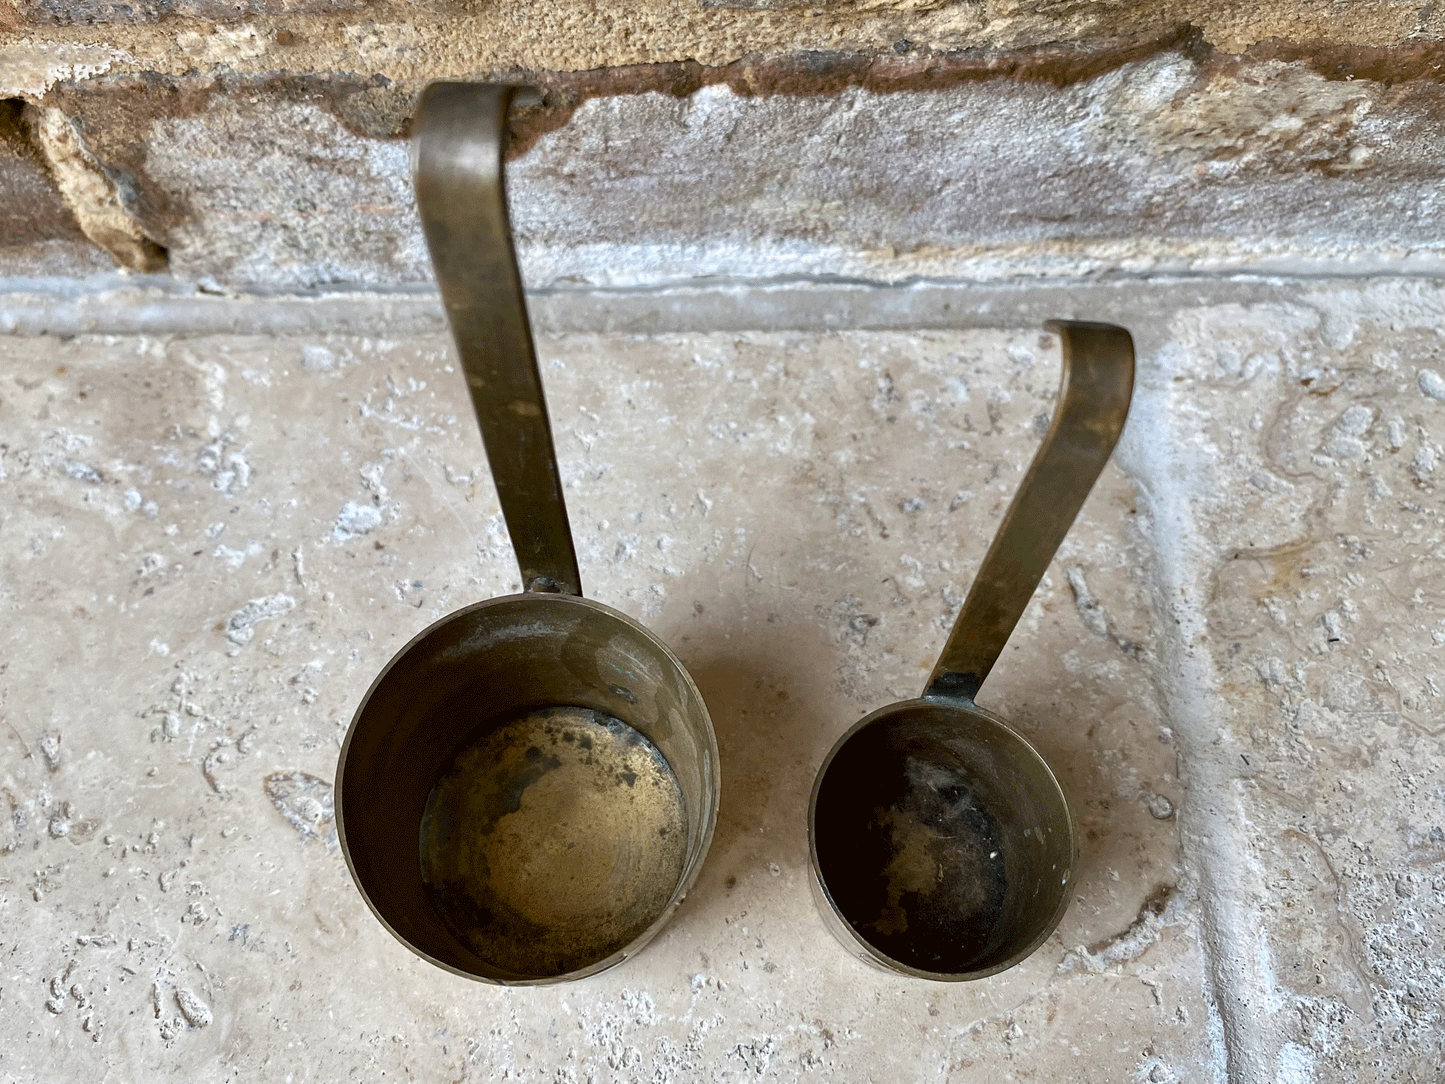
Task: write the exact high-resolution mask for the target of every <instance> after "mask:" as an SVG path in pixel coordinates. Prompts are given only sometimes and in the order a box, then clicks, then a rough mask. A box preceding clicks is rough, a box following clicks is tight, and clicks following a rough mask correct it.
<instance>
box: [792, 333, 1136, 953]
mask: <svg viewBox="0 0 1445 1084" xmlns="http://www.w3.org/2000/svg"><path fill="white" fill-rule="evenodd" d="M1048 326H1049V328H1050V329H1051V330H1053V331H1056V332H1057V333H1058V334H1059V337H1060V339H1061V340H1062V344H1063V354H1064V375H1063V384H1062V387H1061V389H1060V392H1059V400H1058V404H1057V406H1056V408H1055V411H1054V418H1053V423H1052V425H1051V426H1050V428H1049V431H1048V434H1047V435H1046V436H1045V437H1044V441H1043V445H1042V446H1041V447H1040V448H1039V451H1038V454H1037V455H1036V456H1035V457H1034V461H1033V463H1032V464H1031V465H1030V466H1029V470H1028V473H1027V474H1026V475H1025V476H1024V480H1023V483H1022V485H1021V486H1020V487H1019V491H1018V493H1017V494H1016V495H1015V496H1014V499H1013V503H1012V504H1011V505H1010V506H1009V509H1008V511H1007V512H1006V513H1005V514H1004V518H1003V524H1002V525H1001V526H1000V528H999V532H998V535H997V536H996V537H995V538H994V540H993V544H992V545H991V546H990V547H989V550H988V553H987V555H986V556H985V557H984V559H983V565H982V567H981V568H980V569H979V573H978V577H977V578H976V579H975V580H974V583H973V587H972V588H971V589H970V591H969V594H968V598H967V600H965V602H964V604H963V609H962V611H961V612H960V613H959V615H958V619H957V621H956V622H955V623H954V626H953V631H952V632H951V633H950V634H949V637H948V642H947V644H945V646H944V649H943V654H942V657H940V659H939V660H938V664H937V666H935V667H934V670H933V674H932V676H931V677H930V678H929V680H928V685H927V687H926V688H925V689H924V690H923V695H922V696H921V697H920V698H919V699H916V700H905V701H903V702H901V703H897V704H891V705H889V706H888V707H885V708H881V709H879V710H878V711H875V712H874V713H873V714H871V715H869V716H867V717H866V718H865V719H863V720H862V721H860V722H859V723H858V724H857V725H855V726H854V727H852V728H851V729H850V730H849V731H848V732H847V733H846V734H844V735H843V736H842V737H841V738H840V739H839V740H838V742H837V744H836V745H834V746H833V748H832V750H831V751H830V752H829V753H828V756H827V757H826V758H825V759H824V761H823V765H822V767H821V768H820V769H819V770H818V776H817V779H816V781H815V782H814V785H813V796H812V800H811V802H810V803H809V806H808V837H809V848H810V851H811V855H812V868H813V891H814V896H815V898H816V899H817V902H818V906H819V909H820V911H821V913H822V915H823V917H824V919H825V921H826V922H827V923H828V926H829V928H830V929H831V930H832V931H833V933H834V934H835V935H836V936H837V937H838V938H839V940H841V941H842V942H843V944H844V945H845V946H847V947H848V948H850V949H852V950H853V951H854V952H856V953H857V955H858V956H859V957H861V958H862V959H864V960H866V961H868V962H870V963H873V964H876V965H879V966H881V967H884V968H888V969H890V970H893V971H899V972H902V973H904V974H908V975H916V976H919V977H922V978H930V979H941V980H951V981H957V980H963V979H978V978H983V977H984V976H986V975H992V974H996V973H997V972H999V971H1003V970H1004V969H1005V968H1009V967H1012V966H1013V965H1014V964H1016V963H1018V962H1019V961H1021V960H1023V959H1024V958H1025V957H1027V956H1028V955H1029V954H1030V953H1031V952H1033V951H1034V950H1035V949H1036V948H1038V947H1039V945H1041V944H1042V943H1043V942H1044V940H1045V939H1046V938H1047V937H1048V936H1049V934H1051V933H1052V932H1053V931H1054V928H1055V927H1056V926H1057V925H1058V924H1059V920H1060V919H1061V918H1062V917H1063V915H1064V910H1065V908H1066V907H1067V906H1068V900H1069V893H1070V891H1071V885H1072V882H1073V878H1074V871H1075V866H1076V864H1077V862H1078V853H1079V845H1078V836H1077V833H1076V830H1075V827H1074V819H1073V815H1072V814H1071V813H1070V811H1069V805H1068V802H1067V800H1066V799H1065V797H1064V792H1063V790H1062V789H1061V788H1060V786H1059V783H1058V780H1057V779H1056V778H1055V777H1054V774H1053V772H1051V771H1050V770H1049V766H1048V765H1047V764H1046V763H1045V762H1044V759H1043V758H1042V757H1041V756H1040V755H1039V754H1038V752H1037V751H1036V750H1035V749H1034V748H1033V746H1032V745H1030V744H1029V743H1028V742H1027V741H1026V740H1025V739H1024V738H1023V737H1022V736H1021V735H1020V734H1019V733H1018V732H1017V731H1015V730H1013V729H1012V728H1010V727H1009V726H1008V725H1007V724H1006V723H1005V722H1004V721H1003V720H1002V719H1000V718H998V717H997V716H995V715H992V714H991V713H989V712H987V711H985V710H984V709H982V708H980V707H979V706H978V705H977V704H976V703H974V698H975V697H976V696H977V695H978V690H979V687H980V686H981V685H982V684H983V682H984V679H985V678H987V677H988V673H989V670H990V669H992V668H993V664H994V663H995V662H996V661H997V659H998V657H999V654H1000V653H1001V652H1002V651H1003V648H1004V644H1005V643H1006V642H1007V641H1008V638H1009V635H1010V634H1011V633H1012V632H1013V629H1014V626H1015V625H1016V624H1017V623H1018V620H1019V618H1020V617H1021V616H1022V614H1023V611H1024V608H1025V607H1026V606H1027V605H1028V603H1029V599H1030V598H1031V597H1032V596H1033V593H1034V590H1035V588H1037V587H1038V584H1039V581H1040V580H1041V579H1042V578H1043V575H1044V571H1045V570H1046V569H1047V568H1048V566H1049V562H1050V560H1052V559H1053V556H1054V553H1055V551H1056V550H1057V549H1058V547H1059V543H1060V542H1062V541H1063V539H1064V535H1065V534H1067V533H1068V530H1069V526H1070V525H1071V524H1072V523H1073V521H1074V518H1075V516H1077V515H1078V512H1079V509H1080V508H1081V507H1082V506H1083V503H1084V499H1085V498H1086V497H1087V496H1088V495H1089V490H1090V489H1091V488H1093V485H1094V482H1095V480H1096V479H1097V478H1098V476H1099V472H1100V471H1101V470H1103V468H1104V464H1105V463H1106V462H1107V461H1108V459H1109V455H1110V453H1111V452H1112V451H1113V449H1114V445H1115V443H1116V442H1117V441H1118V439H1119V434H1120V432H1121V431H1122V430H1123V428H1124V419H1125V417H1126V416H1127V414H1128V411H1129V401H1130V398H1131V395H1132V393H1133V387H1134V347H1133V342H1132V340H1131V339H1130V337H1129V333H1128V332H1127V331H1125V330H1124V329H1123V328H1120V327H1114V326H1112V325H1109V324H1090V323H1082V322H1063V321H1060V322H1055V323H1052V324H1050V325H1048Z"/></svg>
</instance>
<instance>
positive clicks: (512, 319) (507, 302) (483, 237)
mask: <svg viewBox="0 0 1445 1084" xmlns="http://www.w3.org/2000/svg"><path fill="white" fill-rule="evenodd" d="M514 93H515V88H513V87H503V86H487V85H476V84H469V83H434V84H432V85H431V86H430V87H428V88H427V89H426V92H425V93H424V94H423V95H422V99H421V104H420V106H419V107H418V110H417V116H416V144H415V146H416V203H417V210H418V211H419V212H420V214H421V223H422V230H423V232H424V233H425V234H426V243H427V248H428V249H429V250H430V251H431V257H432V265H433V266H434V267H435V269H436V277H437V283H438V285H439V286H440V287H441V293H442V302H443V303H444V304H445V306H446V310H447V322H448V323H449V324H450V325H451V329H452V335H453V337H454V338H455V339H456V343H457V354H458V356H459V357H460V359H461V363H462V372H463V373H464V374H465V376H466V380H467V388H468V390H469V391H470V392H471V394H472V408H473V409H474V410H475V411H476V415H477V424H478V425H480V426H481V430H482V442H483V443H484V444H485V445H486V448H487V463H488V464H489V465H490V467H491V470H492V480H493V481H494V482H495V483H496V485H497V497H498V498H499V499H500V500H501V502H502V515H503V517H505V519H506V521H507V530H508V532H509V533H510V534H511V536H512V547H513V549H515V550H516V551H517V563H518V564H519V565H520V566H521V568H522V587H523V589H525V590H529V591H530V590H533V589H534V588H535V589H538V590H547V591H562V592H564V593H566V594H569V595H580V594H581V593H582V578H581V576H580V574H579V573H578V571H577V555H576V553H575V552H574V551H573V547H572V532H571V529H570V527H569V526H568V523H567V508H566V504H565V502H564V501H563V499H562V479H561V477H560V476H559V475H558V473H557V460H556V457H555V456H554V455H553V452H552V426H551V423H550V421H549V420H548V417H547V403H546V400H545V399H544V398H543V397H542V377H541V374H539V373H538V372H537V357H536V353H535V351H534V350H533V347H532V329H531V327H530V326H529V324H528V321H527V309H526V304H525V302H524V301H523V299H522V276H521V274H520V272H518V270H517V258H516V255H515V254H514V253H513V250H512V230H511V226H510V224H509V222H508V219H507V197H506V192H505V191H504V189H503V184H502V150H503V143H504V140H505V137H506V131H507V108H508V106H509V105H510V104H511V101H512V97H513V94H514Z"/></svg>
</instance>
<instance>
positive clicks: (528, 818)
mask: <svg viewBox="0 0 1445 1084" xmlns="http://www.w3.org/2000/svg"><path fill="white" fill-rule="evenodd" d="M514 90H515V88H512V87H505V86H493V85H486V84H463V83H434V84H432V85H431V86H429V87H428V88H427V90H426V91H425V92H424V93H423V95H422V99H421V103H420V105H419V107H418V110H417V117H416V140H415V144H414V147H415V150H416V156H415V170H416V193H417V205H418V209H419V210H420V212H421V218H422V226H423V230H424V232H425V234H426V239H427V246H428V248H429V249H430V251H431V256H432V263H433V265H434V267H435V268H436V274H437V280H438V283H439V285H440V286H441V292H442V300H443V302H444V304H445V305H446V310H447V318H448V321H449V323H450V324H451V328H452V333H453V336H454V337H455V339H456V344H457V351H458V355H459V357H460V360H461V364H462V371H463V373H464V374H465V376H466V381H467V387H468V388H469V389H470V391H471V397H472V406H473V408H474V410H475V412H476V415H477V421H478V424H479V425H480V427H481V431H482V439H483V442H484V443H485V445H486V450H487V461H488V465H489V466H490V468H491V472H492V478H493V480H494V481H495V482H496V486H497V495H498V498H499V499H500V502H501V505H502V514H503V516H504V517H505V518H506V521H507V530H508V533H509V534H510V535H511V539H512V546H513V548H514V549H515V551H516V554H517V562H518V564H519V566H520V567H521V572H522V586H523V593H522V594H519V595H510V596H507V597H504V598H497V599H491V600H489V601H486V602H481V603H477V604H476V605H473V606H468V607H466V608H464V609H462V610H458V611H457V612H456V613H453V614H450V615H449V616H447V617H445V618H443V619H442V620H440V621H438V622H436V623H435V624H434V625H432V626H431V627H430V628H428V629H426V630H425V631H423V632H422V633H421V634H420V635H418V636H417V637H416V638H415V639H413V640H412V641H411V642H410V643H409V644H407V645H406V647H404V648H402V650H401V651H400V652H398V653H397V655H396V657H395V658H393V659H392V660H391V662H390V663H388V664H387V666H386V668H385V669H384V670H383V671H382V672H381V674H380V675H379V676H378V677H377V679H376V681H375V682H374V683H373V684H372V686H371V688H370V690H368V692H367V694H366V697H365V698H364V699H363V700H362V703H361V706H360V707H359V708H358V709H357V712H356V716H355V718H354V719H353V720H352V724H351V729H350V730H349V731H348V733H347V737H346V741H345V744H344V745H343V747H342V750H341V761H340V764H339V765H338V767H337V776H336V821H337V827H338V830H339V835H340V838H341V844H342V850H343V852H344V853H345V855H346V861H347V865H348V866H349V868H350V870H351V874H352V877H353V878H354V879H355V881H356V884H357V887H358V888H359V889H360V890H361V894H362V896H363V897H364V898H365V900H366V902H367V904H368V905H369V906H370V907H371V909H372V911H373V912H374V913H375V914H376V917H377V918H378V919H379V920H380V921H381V922H382V923H383V925H385V926H386V928H387V929H388V930H390V931H391V932H392V933H393V934H394V935H395V936H396V937H397V939H398V940H400V941H401V942H402V943H403V944H404V945H406V946H407V947H408V948H410V949H412V950H413V951H414V952H416V953H417V954H418V955H420V956H422V957H423V958H424V959H427V960H429V961H431V962H432V963H434V964H437V965H438V966H440V967H444V968H446V969H448V970H450V971H454V972H456V973H457V974H460V975H465V976H467V977H470V978H475V979H480V980H482V981H485V982H494V983H501V984H508V985H524V984H527V985H535V984H542V983H551V982H561V981H564V980H567V979H575V978H580V977H582V976H584V975H590V974H594V973H595V972H598V971H601V970H604V969H605V968H608V967H612V966H614V965H615V964H617V963H620V962H621V961H622V960H624V959H626V958H627V957H628V956H630V955H632V954H633V953H635V952H637V951H638V950H640V949H641V948H642V946H643V945H645V944H646V943H647V942H648V941H649V940H650V939H651V938H652V937H653V936H654V935H656V933H657V932H658V931H659V930H660V929H661V928H662V927H663V925H665V924H666V922H667V920H668V918H669V917H670V916H671V915H672V913H673V912H674V911H675V910H676V909H677V907H678V905H679V904H680V903H681V902H682V900H683V897H684V896H685V895H686V894H687V892H688V890H689V889H690V888H691V886H692V885H693V883H694V882H695V881H696V879H697V876H698V873H699V871H700V870H701V868H702V862H703V858H704V856H705V855H706V853H707V849H708V844H709V842H710V840H711V838H712V832H713V826H714V824H715V822H716V819H717V806H718V797H719V773H718V751H717V740H716V737H715V736H714V734H713V729H712V722H711V720H710V719H709V717H708V712H707V707H706V705H704V703H703V700H702V697H701V695H700V694H699V693H698V691H697V687H696V686H695V685H694V684H693V682H692V679H691V678H690V677H689V676H688V673H687V671H686V670H685V669H684V668H683V666H682V663H681V662H679V661H678V659H677V657H676V656H675V655H674V654H673V653H672V652H671V651H669V650H668V648H667V646H666V645H665V644H663V642H662V641H661V640H659V639H658V638H657V637H656V636H654V635H652V633H650V632H648V631H647V630H646V629H645V628H643V627H642V626H641V625H639V624H637V622H635V621H633V620H632V619H631V618H629V617H627V616H626V615H624V614H621V613H619V612H617V611H616V610H613V609H610V608H609V607H607V606H604V605H602V604H601V603H598V602H594V601H591V600H589V599H584V598H583V597H582V585H581V578H580V576H579V574H578V569H577V556H576V552H575V550H574V548H573V544H572V536H571V530H570V527H569V524H568V520H567V511H566V506H565V504H564V502H563V498H562V482H561V478H560V476H559V474H558V470H557V461H556V457H555V454H554V451H553V444H552V430H551V424H550V422H549V420H548V416H547V406H546V402H545V400H544V399H543V396H542V383H541V377H540V375H539V373H538V371H537V363H536V357H535V353H534V351H533V347H532V337H531V330H530V327H529V324H528V321H527V312H526V307H525V304H524V301H523V296H522V283H521V277H520V275H519V273H518V270H517V264H516V257H515V255H514V253H513V249H512V240H511V229H510V225H509V221H508V216H507V204H506V199H505V195H504V192H503V188H502V144H503V138H504V135H505V132H506V120H507V109H508V106H509V104H510V102H511V100H512V96H513V93H514Z"/></svg>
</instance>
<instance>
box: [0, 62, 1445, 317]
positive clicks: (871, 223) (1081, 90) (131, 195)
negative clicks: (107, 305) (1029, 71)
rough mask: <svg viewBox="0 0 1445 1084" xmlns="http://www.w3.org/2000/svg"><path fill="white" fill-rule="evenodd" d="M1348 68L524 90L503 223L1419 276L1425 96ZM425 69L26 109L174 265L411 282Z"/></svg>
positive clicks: (554, 270)
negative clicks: (73, 152) (893, 85)
mask: <svg viewBox="0 0 1445 1084" xmlns="http://www.w3.org/2000/svg"><path fill="white" fill-rule="evenodd" d="M1347 74H1349V77H1348V78H1345V77H1342V76H1341V75H1340V73H1339V72H1338V71H1334V70H1320V69H1318V68H1317V67H1315V66H1312V65H1311V64H1310V63H1308V62H1306V61H1304V60H1293V61H1289V62H1286V61H1283V60H1278V59H1271V60H1257V61H1250V62H1247V63H1246V62H1240V61H1232V62H1225V61H1219V62H1214V61H1208V62H1206V61H1203V60H1201V59H1199V58H1198V57H1196V56H1193V55H1192V54H1188V53H1187V52H1186V51H1179V50H1174V51H1166V52H1163V53H1160V54H1159V55H1156V56H1152V57H1150V58H1148V59H1144V60H1138V61H1135V62H1132V63H1128V64H1124V65H1122V66H1119V67H1116V68H1114V69H1112V70H1109V71H1106V72H1104V73H1102V74H1098V75H1097V76H1095V77H1094V78H1090V79H1087V80H1083V81H1079V82H1074V83H1071V84H1069V85H1066V86H1063V87H1059V86H1056V85H1054V84H1053V83H1051V82H1049V81H1048V80H1046V79H1043V78H1039V79H1032V80H1030V79H1019V80H1017V81H1015V80H1009V79H1003V78H993V79H985V80H982V81H979V80H972V81H969V80H965V81H962V82H959V83H957V84H951V85H947V86H942V87H939V88H935V89H898V90H896V91H894V92H887V93H885V92H878V91H875V90H871V89H863V88H857V87H853V88H845V89H838V90H836V92H828V93H823V92H822V91H820V90H818V89H817V88H814V90H813V91H808V90H806V89H804V90H799V91H797V92H778V93H771V94H769V95H766V96H759V95H755V94H752V93H750V92H749V93H744V92H734V90H733V89H730V88H729V87H728V86H726V85H715V86H704V87H702V88H701V89H696V88H695V87H693V88H692V90H690V91H689V89H688V87H686V86H685V87H683V88H682V90H679V91H677V92H672V91H668V92H662V91H658V92H650V93H645V94H621V95H618V94H614V95H612V96H604V97H594V98H591V99H590V100H586V101H582V102H581V103H580V104H575V105H568V106H565V107H564V106H563V105H560V104H559V105H555V107H553V106H548V107H546V108H544V109H542V110H541V111H540V112H536V111H534V113H533V114H528V113H526V111H525V110H524V111H523V112H522V113H519V114H518V116H517V124H518V125H519V126H520V128H521V130H523V131H522V134H519V135H518V137H517V149H518V150H519V151H525V153H521V154H520V156H519V157H517V158H516V159H515V160H514V161H513V162H512V164H511V166H510V167H509V171H508V185H509V192H510V198H511V204H512V217H513V221H514V225H515V230H516V235H517V244H518V248H519V253H520V257H521V260H522V263H523V266H524V269H525V271H526V274H527V278H528V281H529V282H530V283H532V284H533V285H534V286H537V287H547V286H559V285H568V284H572V285H576V284H583V285H592V286H629V287H630V286H639V285H640V286H657V285H662V284H677V283H687V282H693V281H698V280H702V281H717V280H747V281H759V280H773V279H780V278H788V277H799V276H810V277H814V278H832V279H836V278H840V277H841V278H857V279H866V280H870V281H886V282H899V281H910V280H914V279H918V278H925V279H928V278H946V279H966V280H976V281H992V280H997V279H1002V278H1009V277H1014V276H1035V275H1036V276H1047V277H1076V276H1079V275H1084V274H1095V273H1112V274H1119V273H1125V274H1138V273H1144V272H1148V273H1160V272H1171V273H1179V272H1191V273H1193V272H1200V271H1220V270H1232V271H1242V270H1249V269H1252V270H1256V271H1257V270H1259V269H1262V268H1273V269H1275V270H1295V271H1299V270H1302V269H1309V270H1312V271H1321V270H1324V271H1330V272H1333V273H1339V272H1340V271H1342V270H1344V269H1352V270H1355V271H1373V270H1378V269H1380V268H1382V267H1387V266H1388V267H1398V268H1406V269H1408V268H1411V267H1414V268H1416V269H1417V270H1428V269H1431V268H1438V266H1439V265H1440V263H1441V261H1442V259H1445V216H1442V205H1441V197H1440V191H1441V169H1442V167H1441V156H1440V154H1439V138H1438V131H1437V128H1438V125H1437V124H1436V123H1435V119H1436V118H1437V117H1438V116H1439V115H1440V113H1441V111H1442V109H1445V88H1442V86H1441V85H1440V84H1439V83H1438V82H1435V81H1433V80H1432V79H1424V78H1421V79H1415V80H1403V81H1396V80H1394V79H1387V78H1384V77H1380V78H1365V77H1361V78H1358V79H1356V78H1354V77H1353V74H1351V73H1348V72H1347ZM420 87H421V83H419V82H411V83H398V84H391V83H388V82H387V81H385V80H382V81H380V82H376V81H368V80H364V79H357V78H349V79H348V78H339V77H338V78H320V77H315V78H303V77H294V76H286V77H280V76H277V77H272V78H266V79H259V80H246V79H238V78H235V77H232V76H227V77H213V76H191V77H187V78H181V79H162V78H157V77H150V76H145V77H142V76H126V77H114V78H109V77H97V78H93V79H90V80H84V81H81V82H77V83H73V84H68V85H65V86H61V87H57V88H55V89H54V90H53V91H52V93H51V95H50V96H49V98H47V102H49V103H50V105H49V106H48V108H51V109H54V110H58V111H60V113H61V114H62V115H64V116H65V117H68V118H71V120H72V121H73V124H74V126H75V131H76V133H78V136H77V138H78V139H79V140H80V141H81V142H82V144H83V147H84V151H85V154H86V155H87V156H93V157H94V160H95V161H96V162H97V163H99V164H100V166H102V167H103V170H104V176H105V177H107V178H110V179H111V181H112V182H113V183H114V185H115V197H114V198H115V201H116V202H118V204H119V205H120V206H121V207H123V208H124V210H125V211H126V213H127V214H128V215H130V217H131V219H132V220H133V222H134V224H135V229H136V231H137V232H138V233H139V234H143V235H144V236H145V237H147V238H149V239H150V240H151V241H154V242H155V243H157V244H159V245H161V246H163V247H164V248H165V249H167V250H168V252H169V264H170V270H171V272H172V273H173V274H174V275H175V276H176V277H177V278H178V279H179V280H180V281H182V282H186V283H202V284H205V285H206V286H207V288H209V289H213V290H214V289H222V290H230V289H251V290H256V289H259V290H297V289H309V288H315V287H328V288H334V287H336V286H337V285H339V284H351V285H361V286H365V287H367V288H378V287H395V286H398V285H405V284H417V283H423V282H426V281H427V280H428V278H429V268H428V266H427V260H426V253H425V248H424V246H423V244H422V240H421V235H420V230H419V227H418V224H417V222H416V216H415V212H414V209H413V205H412V194H411V179H410V174H409V169H410V167H409V163H408V150H407V145H406V142H405V140H404V139H403V138H402V136H403V135H404V133H405V132H406V131H407V129H408V126H409V124H410V117H411V112H412V109H413V107H414V101H415V96H416V94H417V93H419V91H420ZM558 93H561V92H560V91H559V92H558ZM559 101H560V99H559ZM529 116H530V117H531V118H532V119H530V120H529V119H527V118H528V117H529ZM529 126H530V127H529ZM782 133H794V134H795V136H796V137H787V138H785V137H783V136H782ZM88 161H89V157H87V162H88ZM0 272H7V273H10V274H18V272H15V271H10V270H8V269H6V268H4V267H0Z"/></svg>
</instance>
